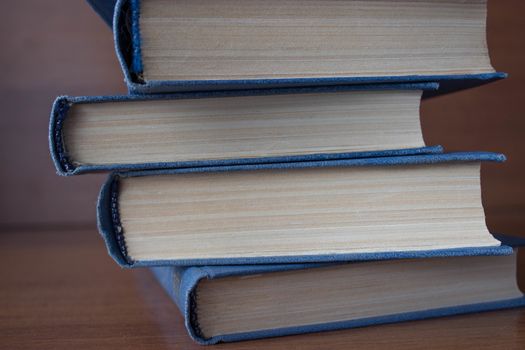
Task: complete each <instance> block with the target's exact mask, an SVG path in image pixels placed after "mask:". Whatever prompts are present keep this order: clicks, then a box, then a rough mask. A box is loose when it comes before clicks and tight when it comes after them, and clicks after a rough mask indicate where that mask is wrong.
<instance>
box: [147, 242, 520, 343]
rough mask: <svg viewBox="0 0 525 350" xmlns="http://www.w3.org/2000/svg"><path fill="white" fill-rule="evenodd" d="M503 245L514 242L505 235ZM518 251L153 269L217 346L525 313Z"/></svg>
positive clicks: (195, 327) (195, 331) (194, 330)
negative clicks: (464, 316)
mask: <svg viewBox="0 0 525 350" xmlns="http://www.w3.org/2000/svg"><path fill="white" fill-rule="evenodd" d="M498 237H499V238H500V239H502V240H503V242H504V243H508V242H507V241H506V236H504V235H499V236H498ZM511 241H512V242H511V243H512V244H513V245H514V247H516V246H517V245H519V246H522V245H523V244H524V239H523V238H512V239H511ZM505 249H507V250H509V251H512V249H513V248H511V247H510V246H506V248H505ZM517 251H518V249H517V248H514V253H510V254H511V255H509V256H489V257H486V256H485V257H480V256H470V257H454V258H423V259H408V260H400V261H383V262H362V263H358V264H356V263H342V264H288V265H286V264H285V265H279V264H276V265H258V266H256V265H252V266H250V265H244V266H200V267H199V266H197V267H195V266H194V267H173V266H171V267H170V266H161V267H154V268H151V270H152V272H153V273H154V275H155V276H156V278H157V279H158V281H159V282H160V284H161V285H162V287H163V288H164V289H165V291H166V292H167V294H168V295H169V296H170V298H171V299H172V300H173V301H174V302H175V304H176V305H177V307H178V309H179V310H180V312H181V313H182V315H183V317H184V323H185V326H186V329H187V331H188V333H189V335H190V337H191V338H192V339H193V340H195V341H196V342H198V343H200V344H215V343H219V342H234V341H242V340H250V339H257V338H266V337H276V336H285V335H293V334H303V333H311V332H322V331H333V330H340V329H349V328H356V327H364V326H373V325H380V324H388V323H397V322H403V321H411V320H422V319H429V318H434V317H443V316H451V315H458V314H466V313H474V312H481V311H490V310H497V309H506V308H513V307H522V306H524V305H525V298H524V297H523V291H521V290H520V288H519V286H518V283H517V280H516V279H517V277H516V269H517V264H516V258H517ZM521 253H523V252H521ZM474 254H476V253H474ZM480 271H481V272H480ZM385 280H387V281H385ZM383 284H386V285H388V288H382V285H383ZM480 291H481V292H480ZM304 299H308V300H306V301H305V300H304ZM324 300H327V302H324ZM232 320H234V321H232Z"/></svg>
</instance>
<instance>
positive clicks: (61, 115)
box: [49, 83, 443, 175]
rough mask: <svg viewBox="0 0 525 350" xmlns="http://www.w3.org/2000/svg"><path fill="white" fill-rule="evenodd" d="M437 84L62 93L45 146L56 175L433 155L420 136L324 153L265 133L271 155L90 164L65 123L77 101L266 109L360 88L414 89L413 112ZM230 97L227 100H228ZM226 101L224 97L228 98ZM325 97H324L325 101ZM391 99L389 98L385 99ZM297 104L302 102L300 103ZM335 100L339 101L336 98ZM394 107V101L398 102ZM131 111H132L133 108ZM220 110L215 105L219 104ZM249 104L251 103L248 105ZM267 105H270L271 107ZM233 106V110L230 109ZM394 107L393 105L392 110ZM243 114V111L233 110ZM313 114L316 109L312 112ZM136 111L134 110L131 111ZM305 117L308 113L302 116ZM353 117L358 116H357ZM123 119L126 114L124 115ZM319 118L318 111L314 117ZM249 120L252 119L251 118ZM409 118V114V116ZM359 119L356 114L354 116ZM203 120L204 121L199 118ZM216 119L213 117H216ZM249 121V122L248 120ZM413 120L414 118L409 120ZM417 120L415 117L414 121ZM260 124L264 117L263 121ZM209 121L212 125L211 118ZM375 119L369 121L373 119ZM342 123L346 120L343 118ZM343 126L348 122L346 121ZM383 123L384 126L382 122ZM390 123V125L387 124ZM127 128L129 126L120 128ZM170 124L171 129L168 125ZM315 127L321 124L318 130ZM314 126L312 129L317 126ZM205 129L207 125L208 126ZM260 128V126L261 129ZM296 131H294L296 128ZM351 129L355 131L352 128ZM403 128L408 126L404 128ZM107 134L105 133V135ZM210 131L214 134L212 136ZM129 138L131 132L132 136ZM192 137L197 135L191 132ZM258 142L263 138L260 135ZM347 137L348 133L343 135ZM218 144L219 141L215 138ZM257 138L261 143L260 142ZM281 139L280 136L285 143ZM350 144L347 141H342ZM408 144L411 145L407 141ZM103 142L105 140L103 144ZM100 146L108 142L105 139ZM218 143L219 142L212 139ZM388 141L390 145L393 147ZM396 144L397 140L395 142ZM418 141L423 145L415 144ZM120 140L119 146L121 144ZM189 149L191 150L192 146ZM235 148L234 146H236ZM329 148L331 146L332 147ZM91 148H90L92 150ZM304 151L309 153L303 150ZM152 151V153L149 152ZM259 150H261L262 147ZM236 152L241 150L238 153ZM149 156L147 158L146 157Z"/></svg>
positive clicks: (172, 153)
mask: <svg viewBox="0 0 525 350" xmlns="http://www.w3.org/2000/svg"><path fill="white" fill-rule="evenodd" d="M437 88H438V84H437V83H420V84H385V85H375V84H369V85H346V86H327V87H305V88H282V89H256V90H240V91H213V92H189V93H171V94H152V95H126V96H78V97H70V96H60V97H58V98H57V99H56V100H55V102H54V103H53V107H52V110H51V116H50V124H49V148H50V153H51V157H52V160H53V163H54V165H55V167H56V170H57V173H58V174H60V175H75V174H82V173H86V172H93V171H105V170H106V171H107V170H119V171H121V170H127V169H162V168H187V167H202V166H219V165H222V166H224V165H243V164H244V165H247V164H260V163H284V162H297V161H317V160H335V159H350V158H366V157H388V156H402V155H414V154H435V153H441V152H442V151H443V149H442V147H441V146H439V145H428V146H425V144H424V141H423V138H422V135H421V136H419V141H417V142H414V141H410V142H408V143H407V144H408V145H410V146H412V147H406V148H403V149H384V148H383V149H379V150H369V149H366V148H365V150H363V147H361V146H360V148H356V149H358V150H359V151H351V150H349V149H348V148H347V150H346V151H345V147H344V146H343V145H341V144H337V145H336V146H334V147H335V148H336V151H328V148H327V147H325V148H324V149H325V150H327V151H325V152H312V149H313V148H314V146H312V145H313V143H311V142H308V145H309V146H308V148H307V149H305V152H296V153H290V152H288V153H287V152H286V151H282V150H280V149H279V150H275V149H274V148H275V145H276V144H277V143H276V142H277V141H276V140H278V139H276V137H277V136H276V135H275V133H271V134H270V133H268V132H267V133H266V134H264V135H267V136H268V138H269V139H268V140H263V141H262V142H263V143H264V144H266V145H269V146H268V147H271V152H272V153H271V154H272V156H264V155H258V156H245V157H238V158H237V157H231V156H229V155H228V153H226V151H223V153H218V156H217V158H216V159H213V158H205V159H202V158H201V159H198V160H195V159H189V160H184V161H168V160H166V161H158V160H157V161H149V162H136V161H135V162H131V163H130V162H125V161H122V159H123V158H122V156H120V157H119V158H118V159H119V160H121V162H119V163H117V162H115V163H110V164H108V163H107V162H102V161H100V162H99V163H97V162H95V161H92V162H89V163H88V162H86V163H82V162H78V161H77V160H76V159H73V158H74V157H73V156H71V155H70V154H69V153H68V144H67V142H66V141H65V140H64V124H65V122H66V120H67V118H68V115H69V112H70V111H71V110H72V108H73V107H74V106H75V105H85V104H104V103H108V102H122V103H126V102H129V103H130V104H131V103H133V102H137V101H165V100H179V99H208V98H210V99H211V98H218V97H244V96H246V97H248V96H256V97H258V96H260V97H261V99H263V98H265V100H264V101H266V102H264V101H263V100H260V101H261V103H260V106H259V107H257V108H259V109H263V108H266V104H265V103H271V102H272V101H273V100H268V99H267V98H266V97H265V96H272V95H278V97H279V96H281V97H280V98H282V96H283V95H289V94H290V95H300V94H316V95H317V94H319V96H325V94H330V93H346V92H348V97H349V98H346V99H345V101H353V100H351V99H350V97H351V96H352V94H353V92H356V93H359V92H361V91H371V93H376V92H381V91H392V93H393V94H399V93H402V94H401V95H404V93H403V91H413V92H414V95H413V96H414V98H411V99H410V101H411V103H412V102H414V105H413V108H414V113H418V111H419V108H418V106H417V105H416V103H419V101H420V99H419V97H420V96H421V92H426V91H435V90H436V89H437ZM381 96H384V97H381V98H384V99H385V101H383V100H381V101H383V102H384V103H383V104H385V103H386V102H387V99H388V98H389V97H388V96H386V95H383V94H381ZM230 100H231V99H230ZM230 100H227V101H230ZM241 100H242V98H241V99H237V100H234V101H238V102H240V101H241ZM227 101H226V100H225V104H224V105H225V106H226V107H224V108H230V107H227V105H228V103H230V104H234V102H227ZM323 101H324V100H323ZM388 101H389V100H388ZM204 103H205V101H204V102H202V103H200V102H199V101H197V102H195V104H196V105H197V104H199V105H201V104H204ZM299 103H300V102H299ZM299 103H297V102H295V103H294V102H286V105H285V106H284V107H283V108H285V109H286V111H288V110H289V109H296V110H301V108H304V106H303V105H302V104H301V105H299ZM338 103H341V101H339V102H338ZM374 103H376V100H374ZM346 105H347V106H348V108H352V104H351V102H348V103H347V104H346ZM400 106H401V107H399V108H405V109H403V110H400V111H397V110H396V112H399V113H401V112H403V115H411V114H410V113H408V112H407V111H406V108H408V107H406V102H405V104H402V105H400ZM396 107H397V105H396ZM131 108H132V107H130V110H131V111H133V109H131ZM217 108H218V107H217ZM250 108H251V107H250ZM270 108H271V106H270ZM327 108H334V107H333V106H332V105H331V104H330V103H328V102H327ZM202 109H203V111H204V112H201V113H210V112H206V107H202ZM230 109H231V108H230ZM392 110H394V109H392ZM249 112H251V109H249V110H246V109H244V110H242V113H246V114H248V113H249ZM396 112H392V113H396ZM236 113H241V112H236ZM316 113H317V112H316ZM319 113H324V110H321V111H320V112H319ZM326 113H328V114H329V113H330V111H327V112H326ZM385 113H386V114H388V113H390V109H389V110H385ZM133 115H135V113H133ZM305 115H307V114H305ZM351 115H353V114H350V113H347V115H345V116H348V118H347V119H345V122H348V120H350V116H351ZM356 116H357V115H356ZM126 117H127V116H126ZM148 117H149V115H145V116H144V118H148ZM316 117H317V115H316ZM318 117H319V120H323V115H322V114H320V115H319V116H318ZM414 117H416V114H414ZM247 118H250V117H249V116H248V117H247ZM410 118H412V117H410ZM282 119H283V118H280V119H279V120H282ZM357 119H358V118H357ZM393 119H394V118H391V119H389V120H393ZM201 120H202V119H201ZM214 120H215V118H214ZM250 120H253V118H251V119H250ZM411 120H412V119H411ZM414 120H415V119H414ZM262 122H264V120H262ZM213 123H216V122H215V121H213ZM245 123H246V120H241V119H239V122H236V123H230V124H229V125H233V126H235V125H244V124H245ZM371 123H373V121H371ZM107 124H111V122H110V121H108V123H107ZM187 124H188V123H187V122H185V123H183V125H182V126H185V125H187ZM341 124H342V125H343V124H344V122H341ZM363 124H364V123H362V122H360V123H358V126H361V125H363ZM345 125H346V124H345ZM385 125H387V124H385ZM389 125H390V124H389ZM391 125H404V126H405V125H408V124H407V122H406V121H405V120H404V119H403V121H402V122H398V124H394V123H393V122H392V123H391ZM303 126H304V125H302V124H301V125H297V128H299V127H303ZM124 127H127V126H124ZM369 127H370V126H364V128H365V129H366V128H369ZM172 128H173V127H172ZM417 128H418V130H419V131H418V132H419V133H421V128H420V125H419V124H418V125H417ZM244 129H246V130H252V129H250V128H249V127H245V126H243V128H242V130H244ZM317 129H319V128H317ZM317 129H316V130H317ZM206 130H207V129H206ZM263 130H264V129H263ZM294 130H295V129H294ZM352 130H354V129H352ZM403 131H406V130H403ZM250 132H252V133H253V132H257V130H255V129H254V130H252V131H250ZM330 132H331V134H330V135H331V136H332V135H333V132H334V130H332V131H330ZM367 132H368V135H373V133H371V132H370V131H369V130H368V131H367ZM391 132H392V134H390V138H389V137H387V136H386V134H385V132H384V131H381V130H379V131H378V132H377V133H376V135H381V140H383V139H388V140H390V139H391V138H392V137H393V136H392V135H396V134H397V133H399V132H400V130H394V127H392V130H391ZM286 134H287V135H291V132H290V131H288V132H286ZM104 135H106V134H104ZM166 135H168V134H163V137H164V138H166V137H167V136H166ZM169 135H170V136H169V137H171V138H173V139H174V138H176V136H174V134H173V133H172V134H169ZM212 135H213V134H212ZM130 137H132V136H130ZM194 137H196V136H194ZM228 137H230V138H236V139H239V140H240V141H239V142H241V141H242V140H245V141H243V143H240V144H237V145H238V147H237V148H243V149H244V148H245V146H246V145H247V144H248V143H249V142H251V139H249V138H246V137H244V138H243V137H241V136H240V135H239V134H236V133H235V131H231V133H229V134H228ZM258 137H259V138H261V140H262V136H258ZM345 137H346V138H348V137H347V136H345ZM156 141H157V140H156V139H155V140H152V141H151V142H149V144H156ZM214 142H217V141H214ZM259 142H261V141H259ZM281 142H284V139H283V141H281ZM318 142H324V141H323V140H322V138H319V140H318ZM345 142H349V141H345ZM385 142H388V141H385ZM411 142H412V143H411ZM103 143H104V142H103ZM104 144H107V142H105V143H104ZM216 144H217V143H216ZM391 144H392V143H390V145H391ZM398 144H399V143H398ZM419 145H421V146H422V147H417V146H419ZM119 147H120V144H119V145H118V147H116V148H119ZM217 147H218V149H222V150H224V149H226V147H224V146H217ZM228 147H229V149H233V146H228ZM194 148H195V147H193V148H192V149H194ZM237 148H235V149H237ZM332 148H333V147H332ZM92 151H93V150H90V152H92ZM112 151H113V149H106V150H105V152H108V153H109V152H112ZM306 151H307V152H306ZM148 152H150V151H148ZM260 152H263V151H262V150H260ZM276 152H279V153H280V154H278V155H275V154H276ZM176 153H177V151H170V152H168V154H169V158H170V159H173V158H175V157H177V154H178V153H177V154H176ZM236 154H240V153H236ZM155 156H156V158H155V159H159V158H160V155H155ZM133 159H136V155H135V156H134V157H133ZM148 159H149V157H148Z"/></svg>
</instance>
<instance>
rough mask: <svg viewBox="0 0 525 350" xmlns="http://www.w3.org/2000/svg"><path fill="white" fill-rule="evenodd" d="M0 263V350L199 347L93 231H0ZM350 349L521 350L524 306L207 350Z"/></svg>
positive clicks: (149, 279)
mask: <svg viewBox="0 0 525 350" xmlns="http://www.w3.org/2000/svg"><path fill="white" fill-rule="evenodd" d="M0 257H1V264H0V281H1V288H0V310H1V311H0V348H1V349H68V350H71V349H128V348H131V347H133V348H134V349H203V348H204V347H202V346H199V345H196V344H194V343H193V342H192V340H191V339H190V338H189V337H188V335H187V334H186V330H185V329H184V326H183V320H182V317H181V316H180V314H179V313H178V311H177V309H176V307H175V305H174V304H173V303H172V302H171V300H170V299H169V298H168V297H167V296H166V295H165V294H164V292H163V290H162V289H161V288H160V286H159V285H157V283H156V281H155V280H154V278H153V276H152V275H151V274H150V273H149V271H148V270H146V269H141V270H121V269H120V268H119V267H118V266H117V265H116V264H115V263H114V262H113V261H112V260H111V259H110V258H109V257H108V256H107V254H106V252H105V248H104V245H103V243H102V240H101V239H100V238H99V237H98V233H97V232H96V229H94V228H93V229H80V230H79V229H76V230H73V229H71V230H64V229H63V230H50V231H11V232H5V233H3V234H1V235H0ZM522 263H523V261H522ZM521 265H524V264H521ZM524 267H525V266H524ZM349 347H352V348H353V349H359V348H367V349H370V348H373V349H412V348H426V349H442V348H472V349H480V348H501V349H525V309H514V310H507V311H495V312H487V313H480V314H472V315H464V316H456V317H447V318H442V319H434V320H425V321H416V322H406V323H400V324H392V325H383V326H374V327H368V328H360V329H353V330H345V331H336V332H327V333H318V334H310V335H300V336H288V337H283V338H273V339H264V340H257V341H249V342H240V343H233V344H220V345H216V346H212V347H208V348H220V349H230V348H231V349H258V348H265V349H295V348H297V349H319V348H326V349H345V348H349Z"/></svg>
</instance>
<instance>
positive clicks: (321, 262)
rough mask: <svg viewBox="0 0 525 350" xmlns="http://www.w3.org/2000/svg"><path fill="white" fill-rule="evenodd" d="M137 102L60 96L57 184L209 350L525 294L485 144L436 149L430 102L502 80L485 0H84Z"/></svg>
mask: <svg viewBox="0 0 525 350" xmlns="http://www.w3.org/2000/svg"><path fill="white" fill-rule="evenodd" d="M92 5H93V7H94V8H95V9H96V10H97V11H98V12H99V13H100V14H101V15H102V16H103V18H105V19H106V20H107V21H108V22H109V21H112V23H113V31H114V35H115V46H116V51H117V55H118V57H119V60H120V62H121V64H122V68H123V71H124V76H125V80H126V82H127V84H128V87H129V92H130V94H129V95H127V96H95V97H68V96H61V97H58V98H57V100H56V101H55V103H54V105H53V109H52V113H51V123H50V148H51V154H52V158H53V160H54V162H55V165H56V168H57V171H58V173H59V174H61V175H74V174H82V173H87V172H92V171H112V173H111V174H110V175H109V177H108V179H107V182H106V183H105V184H104V185H103V187H102V190H101V192H100V197H99V201H98V208H97V209H98V226H99V230H100V233H101V235H102V237H103V239H104V241H105V243H106V245H107V248H108V252H109V254H110V255H111V256H112V257H113V259H114V260H115V261H116V262H117V263H118V264H119V265H120V266H123V267H133V268H135V267H150V268H151V269H152V271H153V272H154V274H155V275H156V276H157V277H158V280H159V281H160V283H161V284H162V285H163V286H164V288H165V289H166V291H167V292H168V293H169V295H170V296H171V297H172V298H173V300H174V302H175V303H176V304H177V305H178V307H179V309H180V311H181V312H182V314H183V315H184V318H185V324H186V327H187V329H188V332H189V334H190V336H191V337H192V338H193V339H195V340H196V341H197V342H199V343H202V344H211V343H216V342H226V341H238V340H245V339H253V338H261V337H270V336H281V335H288V334H297V333H306V332H314V331H325V330H333V329H342V328H351V327H359V326H367V325H373V324H381V323H391V322H398V321H405V320H414V319H423V318H429V317H436V316H444V315H452V314H460V313H467V312H474V311H482V310H494V309H499V308H508V307H515V306H522V305H524V304H525V298H524V297H523V292H522V291H520V289H519V287H518V285H517V281H516V256H517V249H516V247H517V246H519V245H520V244H523V242H522V241H520V240H519V239H516V238H512V237H508V236H505V235H497V234H491V233H490V232H489V231H488V229H487V227H486V225H485V217H484V210H483V205H482V198H481V188H480V186H481V185H480V166H481V163H483V162H501V161H503V160H504V159H505V157H504V156H503V155H501V154H495V153H488V152H460V153H446V152H444V150H443V148H442V147H441V146H437V145H427V144H426V143H425V141H424V137H423V133H422V130H421V126H420V120H419V107H420V102H421V98H422V97H424V98H425V97H429V96H434V95H437V94H442V93H447V92H450V91H455V90H458V89H463V88H467V87H472V86H474V85H481V84H484V83H487V82H490V81H493V80H497V79H501V78H504V77H505V74H504V73H497V72H495V71H494V69H493V68H492V67H491V65H490V59H489V55H488V49H487V45H486V38H485V30H486V28H485V21H486V1H484V0H467V1H465V0H418V1H391V0H388V1H387V0H375V1H357V0H346V1H308V0H278V1H277V0H267V1H259V0H243V1H236V0H213V1H212V0H202V1H168V0H142V1H138V0H122V1H118V2H117V3H116V7H115V8H114V10H113V6H112V5H113V4H112V3H111V2H103V1H95V2H93V1H92Z"/></svg>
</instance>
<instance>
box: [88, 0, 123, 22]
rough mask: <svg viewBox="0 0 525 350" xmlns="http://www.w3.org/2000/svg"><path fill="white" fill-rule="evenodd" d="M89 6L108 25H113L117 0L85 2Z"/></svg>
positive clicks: (91, 0)
mask: <svg viewBox="0 0 525 350" xmlns="http://www.w3.org/2000/svg"><path fill="white" fill-rule="evenodd" d="M86 1H87V3H88V4H89V6H91V8H92V9H93V11H95V12H96V13H97V14H98V15H99V16H100V18H102V20H103V21H104V22H105V23H106V24H107V25H108V26H110V27H111V26H112V25H113V13H114V10H115V4H116V2H117V0H86Z"/></svg>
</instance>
